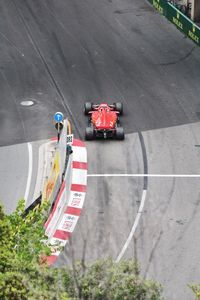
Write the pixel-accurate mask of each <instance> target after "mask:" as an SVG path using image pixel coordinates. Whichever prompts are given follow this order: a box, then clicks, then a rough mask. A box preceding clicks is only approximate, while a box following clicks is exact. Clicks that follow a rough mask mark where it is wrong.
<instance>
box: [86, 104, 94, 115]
mask: <svg viewBox="0 0 200 300" xmlns="http://www.w3.org/2000/svg"><path fill="white" fill-rule="evenodd" d="M92 106H93V103H91V102H86V103H85V104H84V113H85V115H86V116H87V115H88V114H89V112H90V111H91V110H92Z"/></svg>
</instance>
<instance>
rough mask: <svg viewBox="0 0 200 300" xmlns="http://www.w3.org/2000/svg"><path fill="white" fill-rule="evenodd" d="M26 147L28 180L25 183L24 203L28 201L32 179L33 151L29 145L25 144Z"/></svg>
mask: <svg viewBox="0 0 200 300" xmlns="http://www.w3.org/2000/svg"><path fill="white" fill-rule="evenodd" d="M27 146H28V178H27V183H26V191H25V194H24V199H25V203H26V202H27V200H28V196H29V191H30V186H31V177H32V170H33V150H32V145H31V143H27Z"/></svg>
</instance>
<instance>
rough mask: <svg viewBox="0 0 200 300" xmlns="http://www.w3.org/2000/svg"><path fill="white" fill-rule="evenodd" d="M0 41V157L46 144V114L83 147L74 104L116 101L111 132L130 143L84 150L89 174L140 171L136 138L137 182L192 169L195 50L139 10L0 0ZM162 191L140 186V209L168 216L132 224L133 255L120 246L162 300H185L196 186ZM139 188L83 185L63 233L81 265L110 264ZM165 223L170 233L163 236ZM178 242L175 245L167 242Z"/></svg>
mask: <svg viewBox="0 0 200 300" xmlns="http://www.w3.org/2000/svg"><path fill="white" fill-rule="evenodd" d="M0 40H1V47H0V76H1V81H0V90H1V101H0V108H1V109H0V130H1V134H0V145H1V146H2V151H4V150H3V149H4V147H5V146H7V145H13V144H19V143H26V142H28V141H31V142H32V141H38V140H41V139H46V138H49V137H51V136H52V135H54V134H55V131H54V129H53V123H52V121H53V114H54V113H55V111H62V112H63V113H64V114H65V115H67V116H69V117H70V118H71V121H72V125H73V130H74V133H75V135H76V136H77V137H83V135H84V128H85V125H86V123H87V122H86V119H85V117H84V116H83V104H84V102H85V101H93V102H95V103H96V102H99V101H101V100H102V99H104V100H106V101H108V102H111V103H112V102H114V101H116V100H117V101H122V102H123V103H124V108H125V115H124V117H123V118H122V124H123V126H124V128H125V131H126V133H127V134H130V135H127V139H126V141H125V142H124V143H121V142H120V143H116V142H112V141H109V142H108V143H104V142H92V143H88V144H87V146H88V154H89V156H88V157H89V158H88V162H89V171H90V172H97V173H100V172H108V173H112V172H138V173H140V172H143V169H144V168H143V167H144V166H143V156H142V152H141V145H140V141H139V137H138V134H137V132H142V134H143V137H144V142H145V146H146V150H147V159H148V167H149V172H151V171H152V172H154V171H155V172H158V173H161V172H166V173H167V172H168V171H169V172H172V173H174V172H178V173H181V172H186V173H188V172H191V173H194V172H198V171H199V169H198V159H199V154H198V153H199V152H198V150H199V149H198V146H197V147H195V145H198V144H200V142H199V138H198V131H199V123H198V121H199V118H200V101H199V94H200V84H199V82H200V50H199V48H197V47H196V46H195V45H194V44H193V43H192V42H191V41H189V40H188V39H186V38H185V37H184V36H183V35H182V34H181V33H180V32H178V31H177V30H176V28H175V27H174V26H173V25H171V24H170V23H169V22H168V21H167V20H165V19H164V18H163V17H162V16H160V15H159V14H158V13H157V12H155V11H154V9H153V8H151V7H150V5H149V4H148V3H147V2H145V1H144V0H123V1H122V0H115V1H112V0H108V1H107V0H102V1H98V0H85V1H78V0H73V1H68V0H66V1H64V0H60V1H57V0H43V1H39V0H26V1H25V0H18V1H17V0H12V1H11V0H7V1H2V2H1V3H0ZM27 99H35V105H34V106H31V107H29V108H28V107H21V106H20V102H21V101H22V100H27ZM192 123H196V125H195V133H194V130H193V129H191V127H190V126H192ZM190 124H191V125H190ZM177 125H183V127H182V126H180V127H175V126H177ZM169 127H170V130H169ZM176 128H179V129H180V130H178V129H176ZM155 129H157V130H161V131H154V130H155ZM164 129H166V131H165V130H164ZM180 136H181V137H183V141H180V140H179V137H180ZM22 147H23V146H22ZM176 147H177V148H178V150H179V151H177V148H176ZM13 149H14V148H13ZM194 152H195V153H194ZM13 153H14V158H15V150H13ZM124 157H125V160H124ZM16 158H17V157H16ZM172 158H173V159H172ZM180 158H181V161H179V159H180ZM183 166H184V168H183ZM22 169H23V172H25V171H26V167H25V168H24V167H23V168H22ZM1 172H2V173H3V174H4V167H3V166H2V164H1ZM181 180H182V181H181ZM173 182H174V181H173V180H171V179H149V182H148V193H147V201H146V208H145V209H147V211H148V210H149V209H150V208H149V201H150V199H152V202H153V204H154V205H155V207H159V206H162V205H163V206H164V207H165V206H166V207H167V208H169V215H170V217H169V218H168V216H167V217H166V216H165V217H163V214H164V213H163V211H162V210H160V211H159V210H158V211H157V214H154V213H149V214H148V213H146V214H144V215H143V217H142V220H143V219H144V220H143V222H142V223H141V225H139V226H141V227H138V230H139V232H138V235H139V236H138V237H137V240H136V242H137V243H136V242H135V243H136V244H137V245H135V243H134V242H132V244H131V245H130V248H129V249H128V252H127V253H126V255H127V257H134V256H139V259H140V261H141V265H142V272H143V273H145V274H146V275H147V276H150V277H152V276H153V277H155V278H156V279H158V280H159V281H161V282H162V283H164V286H165V291H164V295H165V296H166V297H167V298H168V299H170V300H172V299H177V300H179V299H183V300H188V299H192V295H191V293H190V291H189V289H188V288H187V286H186V282H191V281H193V280H194V281H198V280H199V273H198V268H197V270H196V273H195V272H194V268H195V267H194V266H195V264H197V262H198V261H199V256H198V253H197V252H196V250H195V249H196V247H197V249H198V235H197V228H198V225H199V222H198V217H196V218H194V222H193V221H192V218H193V214H194V207H195V212H196V216H198V205H196V204H193V203H197V202H198V193H199V190H198V180H197V179H193V180H192V179H190V180H186V179H185V181H183V179H180V181H179V180H178V179H176V180H175V182H177V184H176V185H175V186H173V184H174V183H173ZM22 186H23V184H22ZM21 188H22V189H23V187H21ZM142 188H143V179H142V178H140V179H139V178H134V179H128V180H125V179H122V180H119V179H109V180H108V181H107V180H106V179H103V180H102V179H101V180H100V181H97V180H96V179H94V178H90V179H88V193H87V199H86V203H85V208H84V212H83V216H82V218H81V219H80V221H79V224H78V225H77V228H76V230H75V232H74V235H73V245H74V248H75V252H76V253H75V254H76V256H77V257H81V255H82V253H83V245H84V239H85V238H84V237H87V239H86V240H87V244H88V245H89V246H88V247H87V254H86V257H87V259H88V260H93V259H96V258H98V257H103V256H105V255H113V257H116V255H117V253H118V252H119V249H120V248H121V246H123V243H124V242H125V240H126V235H127V232H128V231H129V230H130V228H131V226H132V223H133V221H134V218H135V215H136V212H137V209H138V205H139V201H140V200H141V194H142ZM1 189H2V188H1ZM173 190H176V192H174V193H173V201H172V199H171V197H172V196H171V194H172V192H171V191H173ZM184 191H185V192H184ZM20 193H21V192H20ZM1 194H2V193H1ZM124 194H125V196H124ZM153 200H154V201H153ZM150 203H151V201H150ZM173 205H174V206H173ZM179 206H180V207H181V210H179V209H178V208H179ZM188 206H189V207H188ZM153 207H154V206H153ZM164 211H165V208H164ZM171 215H172V216H171ZM170 218H172V219H173V220H171V221H170ZM160 219H162V222H163V228H161V227H160ZM188 220H189V221H188ZM187 222H189V224H190V227H189V228H190V230H188V229H187V227H185V226H188V225H187V224H188V223H187ZM143 224H144V226H143ZM154 224H155V225H154ZM169 224H172V225H170V226H172V228H173V231H172V233H173V235H172V234H167V233H165V232H167V229H168V226H169ZM142 226H143V227H142ZM180 228H181V229H180ZM176 229H177V230H179V229H180V230H182V231H181V232H177V231H176ZM140 230H141V232H142V234H143V236H142V238H141V240H140V236H141V233H140ZM149 230H150V231H151V232H152V234H153V235H154V238H152V236H151V235H150V234H149ZM185 231H186V232H187V234H185ZM80 232H82V238H81V235H80ZM160 232H161V233H160ZM162 232H164V233H162ZM139 233H140V234H139ZM182 236H184V239H183V238H182ZM191 236H192V237H193V239H192V240H191ZM178 238H180V240H182V245H180V244H178V241H179V240H178V241H177V243H175V240H176V239H178ZM194 239H195V240H194ZM160 241H162V243H161V242H160ZM192 241H193V244H192ZM166 244H167V245H168V247H169V249H168V248H167V247H166ZM157 245H158V247H157ZM159 245H160V246H159ZM192 245H193V247H192ZM195 245H196V246H195ZM189 246H190V247H189ZM170 247H174V249H175V250H174V253H175V256H172V254H171V252H170V249H171V248H170ZM154 249H155V250H154ZM163 251H165V252H164V254H165V256H162V255H161V252H162V253H163ZM138 253H139V255H138ZM136 254H137V255H136ZM180 257H182V260H178V259H177V258H180ZM175 262H176V263H177V264H178V266H179V268H178V267H177V268H174V265H175ZM155 266H156V267H155ZM181 268H182V269H181ZM172 274H173V276H172Z"/></svg>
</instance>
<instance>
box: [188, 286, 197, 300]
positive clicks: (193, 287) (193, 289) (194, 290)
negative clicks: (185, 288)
mask: <svg viewBox="0 0 200 300" xmlns="http://www.w3.org/2000/svg"><path fill="white" fill-rule="evenodd" d="M189 287H190V288H191V289H192V291H193V292H194V294H195V296H196V299H197V300H200V284H190V285H189Z"/></svg>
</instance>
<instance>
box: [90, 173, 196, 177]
mask: <svg viewBox="0 0 200 300" xmlns="http://www.w3.org/2000/svg"><path fill="white" fill-rule="evenodd" d="M87 177H174V178H200V174H87Z"/></svg>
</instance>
